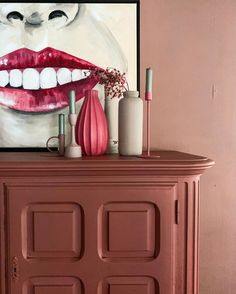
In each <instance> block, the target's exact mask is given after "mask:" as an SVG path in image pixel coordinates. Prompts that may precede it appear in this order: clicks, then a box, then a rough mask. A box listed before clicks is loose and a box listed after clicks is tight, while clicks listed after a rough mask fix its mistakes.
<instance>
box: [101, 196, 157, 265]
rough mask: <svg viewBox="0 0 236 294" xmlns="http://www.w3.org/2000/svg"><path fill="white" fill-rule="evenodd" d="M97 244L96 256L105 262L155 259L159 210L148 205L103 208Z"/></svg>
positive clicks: (111, 205) (143, 203) (105, 206)
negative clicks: (111, 260)
mask: <svg viewBox="0 0 236 294" xmlns="http://www.w3.org/2000/svg"><path fill="white" fill-rule="evenodd" d="M98 240H99V255H100V257H101V258H103V259H108V261H109V259H114V260H116V261H125V260H126V259H129V260H130V259H133V260H136V259H139V260H141V261H144V260H148V259H153V258H155V257H156V255H157V254H158V252H159V240H160V214H159V210H158V208H157V207H156V205H155V204H154V203H149V202H127V203H126V202H114V203H108V204H106V205H104V206H103V207H102V208H101V209H100V212H99V221H98ZM124 259H125V260H124ZM114 260H113V261H114Z"/></svg>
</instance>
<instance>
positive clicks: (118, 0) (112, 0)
mask: <svg viewBox="0 0 236 294" xmlns="http://www.w3.org/2000/svg"><path fill="white" fill-rule="evenodd" d="M32 2H35V3H81V4H90V3H91V4H134V5H135V6H136V33H137V36H136V40H137V46H136V48H137V52H136V56H137V61H136V63H137V77H136V79H137V90H138V91H140V0H103V1H101V0H100V1H97V0H87V1H81V0H77V1H76V0H70V1H68V0H64V1H63V0H58V1H48V0H46V1H45V0H41V1H38V0H37V1H24V0H21V1H0V3H32ZM51 150H54V151H56V150H57V148H51ZM0 152H49V151H48V149H47V148H46V142H45V147H0Z"/></svg>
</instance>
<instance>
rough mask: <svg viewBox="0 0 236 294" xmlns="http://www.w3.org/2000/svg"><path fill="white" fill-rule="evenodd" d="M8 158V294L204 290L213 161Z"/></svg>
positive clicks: (172, 155)
mask: <svg viewBox="0 0 236 294" xmlns="http://www.w3.org/2000/svg"><path fill="white" fill-rule="evenodd" d="M158 154H159V155H160V158H153V159H141V158H135V157H118V156H102V157H91V158H83V159H78V160H68V159H64V158H59V157H57V156H54V155H51V154H48V153H1V154H0V181H1V194H0V196H1V198H0V201H1V202H0V203H1V218H0V222H1V223H0V225H1V239H0V241H1V242H0V246H1V247H0V250H1V267H0V274H1V284H0V285H1V289H0V290H1V292H0V293H1V294H134V293H135V294H198V235H199V222H198V218H199V177H200V175H201V174H202V173H203V172H204V170H205V169H207V168H209V167H211V166H212V165H213V162H212V161H211V160H209V159H207V158H204V157H199V156H194V155H189V154H184V153H179V152H174V151H160V152H158Z"/></svg>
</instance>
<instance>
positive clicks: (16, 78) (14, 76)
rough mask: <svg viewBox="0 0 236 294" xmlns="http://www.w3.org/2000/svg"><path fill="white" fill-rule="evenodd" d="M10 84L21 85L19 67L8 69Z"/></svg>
mask: <svg viewBox="0 0 236 294" xmlns="http://www.w3.org/2000/svg"><path fill="white" fill-rule="evenodd" d="M10 86H11V87H15V88H16V87H21V86H22V72H21V71H20V70H19V69H13V70H11V71H10Z"/></svg>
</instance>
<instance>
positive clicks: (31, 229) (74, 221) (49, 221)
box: [22, 203, 83, 260]
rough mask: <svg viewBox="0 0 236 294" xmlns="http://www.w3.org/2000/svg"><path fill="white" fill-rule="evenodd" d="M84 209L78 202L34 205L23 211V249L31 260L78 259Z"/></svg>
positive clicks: (80, 249) (80, 251) (81, 239)
mask: <svg viewBox="0 0 236 294" xmlns="http://www.w3.org/2000/svg"><path fill="white" fill-rule="evenodd" d="M81 226H82V211H81V208H80V206H79V205H77V204H74V203H61V204H58V203H54V204H53V203H41V204H30V205H29V206H27V207H26V208H25V209H24V210H23V213H22V249H23V255H24V256H25V258H27V259H39V260H43V259H49V258H54V259H56V258H57V259H58V258H59V259H62V258H64V259H65V258H66V259H78V258H80V256H81V254H82V248H83V235H82V231H83V230H82V227H81Z"/></svg>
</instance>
